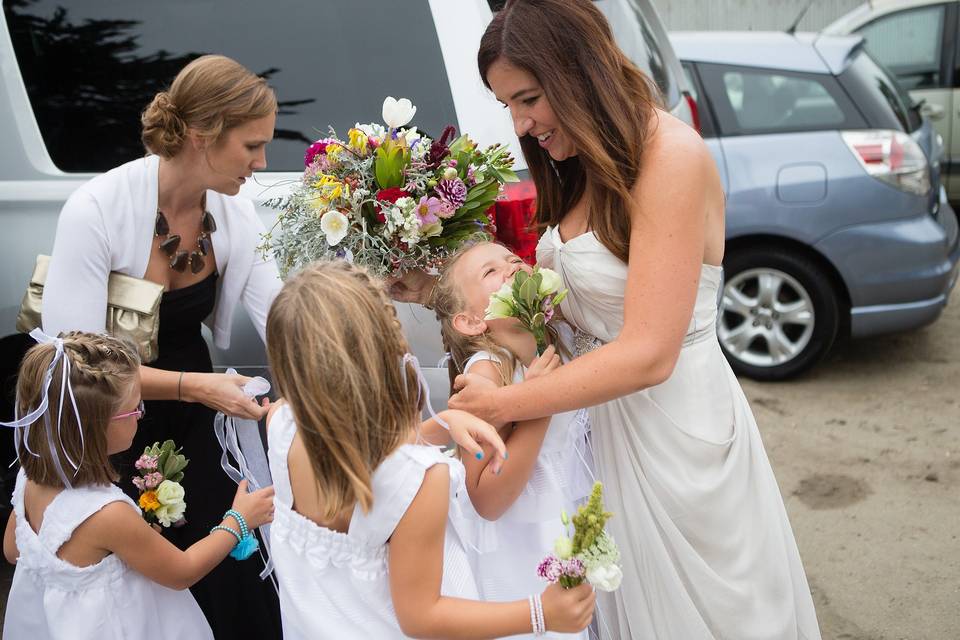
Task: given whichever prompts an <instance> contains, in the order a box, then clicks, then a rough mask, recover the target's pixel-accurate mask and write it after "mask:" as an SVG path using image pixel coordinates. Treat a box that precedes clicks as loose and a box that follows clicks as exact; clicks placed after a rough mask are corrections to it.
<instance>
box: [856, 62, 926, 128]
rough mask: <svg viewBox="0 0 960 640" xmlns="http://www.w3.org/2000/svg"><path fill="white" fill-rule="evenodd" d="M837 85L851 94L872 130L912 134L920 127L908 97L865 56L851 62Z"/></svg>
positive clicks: (919, 119)
mask: <svg viewBox="0 0 960 640" xmlns="http://www.w3.org/2000/svg"><path fill="white" fill-rule="evenodd" d="M840 82H841V83H842V84H843V86H844V87H846V88H847V89H848V90H849V91H850V93H851V95H852V97H853V99H854V100H855V101H856V102H857V105H858V106H859V107H860V108H861V110H862V111H863V112H864V115H866V116H867V118H868V120H869V121H870V125H871V126H873V127H878V128H887V129H902V130H903V131H907V132H912V131H915V130H916V129H917V128H918V127H919V126H920V125H921V124H922V120H921V118H920V114H918V113H917V109H916V108H915V107H914V104H913V100H912V99H911V98H910V95H909V94H908V93H907V92H906V90H905V89H904V88H903V86H902V85H901V84H900V83H899V82H897V81H896V79H894V77H893V75H892V74H891V72H890V71H888V70H887V69H885V68H884V67H883V65H881V64H879V63H878V62H877V61H876V60H874V59H873V58H872V57H871V56H870V55H869V54H868V53H867V52H865V51H863V52H861V53H860V54H859V55H857V56H856V57H855V58H854V60H853V62H852V63H851V64H850V65H849V66H848V67H847V69H846V71H844V72H843V74H841V75H840Z"/></svg>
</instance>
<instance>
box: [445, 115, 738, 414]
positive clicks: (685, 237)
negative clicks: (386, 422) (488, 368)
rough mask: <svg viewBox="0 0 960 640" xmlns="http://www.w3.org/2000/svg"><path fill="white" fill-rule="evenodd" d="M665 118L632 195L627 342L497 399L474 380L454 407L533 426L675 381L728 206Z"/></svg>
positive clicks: (705, 166) (702, 156) (708, 161)
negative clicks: (715, 231)
mask: <svg viewBox="0 0 960 640" xmlns="http://www.w3.org/2000/svg"><path fill="white" fill-rule="evenodd" d="M666 119H667V118H664V117H663V116H661V123H660V130H659V131H658V132H657V133H656V134H655V135H654V136H652V139H651V144H650V146H648V147H647V149H646V151H645V152H644V153H645V157H644V162H643V169H642V173H641V176H640V178H639V179H638V181H637V184H636V185H635V186H634V189H633V201H634V206H633V207H632V211H631V234H630V254H629V257H630V259H629V270H628V276H627V285H626V292H625V295H624V326H623V331H622V332H621V334H620V335H619V336H618V337H617V338H616V340H614V341H613V342H610V343H609V344H606V345H604V346H602V347H600V348H599V349H597V350H596V351H593V352H590V353H588V354H585V355H583V356H581V357H579V358H577V359H575V360H574V361H573V362H571V363H569V364H567V365H565V366H563V367H560V368H559V369H557V370H556V371H554V372H553V373H551V374H550V375H548V376H544V377H541V378H537V379H535V380H531V381H528V382H523V383H521V384H514V385H509V386H507V387H503V388H500V389H496V390H494V389H490V388H489V387H487V386H485V385H482V384H477V385H476V386H475V385H474V384H473V381H471V384H469V385H468V387H467V388H466V389H465V390H463V391H461V392H460V393H458V394H456V395H454V396H453V397H452V398H451V399H450V406H451V407H454V408H457V409H463V410H464V411H469V412H471V413H474V414H475V415H478V416H480V417H483V418H484V419H486V420H488V421H490V422H493V423H494V424H498V423H503V422H509V421H515V420H529V419H532V418H536V417H540V416H546V415H552V414H555V413H559V412H562V411H569V410H573V409H578V408H580V407H589V406H593V405H597V404H600V403H603V402H607V401H609V400H612V399H614V398H618V397H620V396H624V395H627V394H629V393H633V392H635V391H638V390H640V389H644V388H647V387H650V386H654V385H657V384H659V383H661V382H663V381H664V380H666V379H667V378H668V377H669V376H670V374H671V373H672V372H673V368H674V366H675V365H676V361H677V357H678V356H679V354H680V348H681V346H682V344H683V337H684V335H685V333H686V330H687V327H688V325H689V323H690V317H691V314H692V313H693V305H694V302H695V300H696V295H697V286H698V283H699V279H700V270H701V264H702V263H703V257H704V250H705V239H706V213H707V211H708V210H709V209H710V208H711V207H716V206H722V204H720V205H717V199H718V198H719V197H720V194H721V193H722V189H721V186H720V181H719V176H718V175H717V170H716V165H715V164H714V161H713V158H712V157H711V156H710V153H709V151H708V150H707V148H706V146H705V145H704V144H703V141H702V140H701V139H700V137H699V136H697V134H696V133H695V132H694V131H693V130H691V129H689V128H687V127H685V126H684V127H680V126H677V125H675V124H674V123H672V122H671V123H668V122H665V120H666ZM465 377H466V376H461V377H460V378H458V380H457V384H456V385H455V386H456V387H457V388H458V389H459V388H461V387H462V385H463V383H464V382H465V380H464V378H465Z"/></svg>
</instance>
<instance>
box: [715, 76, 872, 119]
mask: <svg viewBox="0 0 960 640" xmlns="http://www.w3.org/2000/svg"><path fill="white" fill-rule="evenodd" d="M700 71H701V78H703V80H704V82H705V83H706V84H707V86H708V92H709V93H710V95H711V97H712V98H713V104H714V106H715V107H716V109H717V112H718V117H719V118H720V121H721V128H722V129H723V130H724V133H725V134H728V135H730V134H752V133H789V132H794V131H819V130H828V129H840V128H848V127H854V126H856V125H857V124H860V119H859V117H858V115H857V113H856V109H855V108H854V107H853V105H852V104H850V102H849V100H848V99H846V97H845V96H844V95H843V91H842V90H841V89H840V87H838V86H837V84H836V81H835V80H834V79H833V78H832V77H831V76H827V75H821V74H810V73H793V72H785V71H773V70H764V69H747V68H742V67H726V66H722V65H707V64H704V65H700Z"/></svg>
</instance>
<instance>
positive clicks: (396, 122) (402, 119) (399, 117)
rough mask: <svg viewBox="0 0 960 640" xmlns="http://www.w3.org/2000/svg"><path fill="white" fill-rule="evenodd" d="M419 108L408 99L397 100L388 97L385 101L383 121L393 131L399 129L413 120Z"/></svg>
mask: <svg viewBox="0 0 960 640" xmlns="http://www.w3.org/2000/svg"><path fill="white" fill-rule="evenodd" d="M416 112H417V108H416V107H415V106H413V103H412V102H410V100H408V99H407V98H400V99H399V100H397V99H396V98H393V97H392V96H387V97H386V98H384V100H383V121H384V122H385V123H387V126H388V127H390V128H391V129H397V128H399V127H402V126H403V125H405V124H407V123H408V122H410V121H411V120H413V115H414V114H415V113H416Z"/></svg>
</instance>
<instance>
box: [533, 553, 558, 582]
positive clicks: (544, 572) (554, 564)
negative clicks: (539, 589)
mask: <svg viewBox="0 0 960 640" xmlns="http://www.w3.org/2000/svg"><path fill="white" fill-rule="evenodd" d="M562 566H563V564H562V562H561V561H560V560H559V559H557V556H555V555H553V554H552V553H551V554H550V555H548V556H547V557H546V558H544V559H543V560H541V561H540V565H539V566H538V567H537V575H538V576H540V577H541V578H543V579H544V580H546V581H547V582H556V581H557V580H559V579H560V576H561V574H563V569H562Z"/></svg>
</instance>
